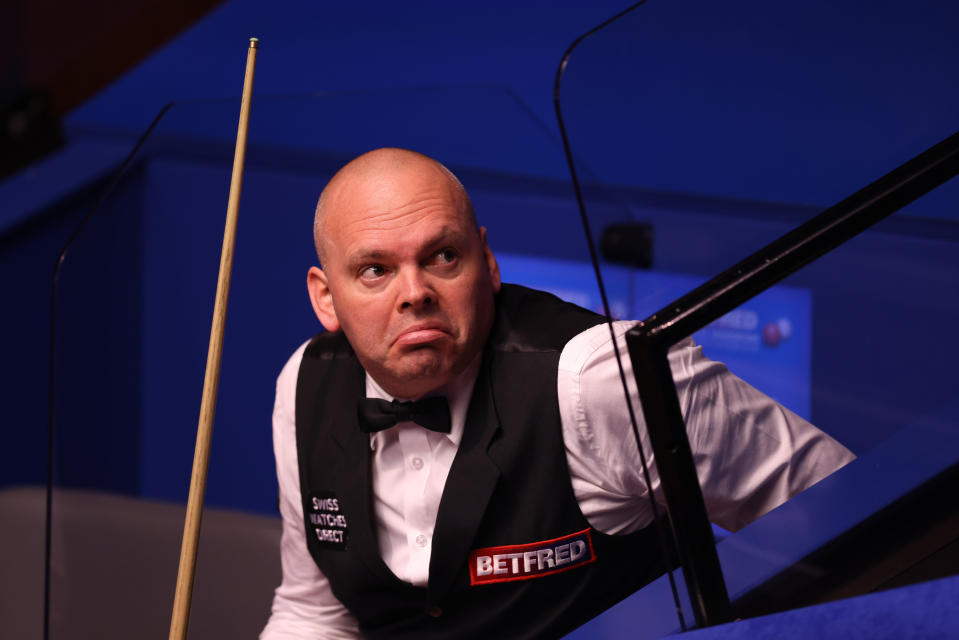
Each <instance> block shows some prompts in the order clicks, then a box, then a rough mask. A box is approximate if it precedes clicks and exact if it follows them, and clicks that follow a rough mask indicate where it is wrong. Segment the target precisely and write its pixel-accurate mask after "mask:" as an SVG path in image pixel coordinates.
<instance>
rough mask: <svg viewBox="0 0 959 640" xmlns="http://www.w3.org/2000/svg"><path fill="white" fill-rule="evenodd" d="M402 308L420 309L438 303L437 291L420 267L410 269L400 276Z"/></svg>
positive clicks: (400, 301)
mask: <svg viewBox="0 0 959 640" xmlns="http://www.w3.org/2000/svg"><path fill="white" fill-rule="evenodd" d="M400 287H401V289H400V297H399V303H400V308H401V309H420V308H422V307H426V306H429V305H433V304H436V291H435V290H434V289H433V287H432V285H431V284H430V281H429V278H428V276H427V275H426V274H425V273H423V272H422V270H420V269H409V270H407V271H405V272H404V273H402V274H401V276H400Z"/></svg>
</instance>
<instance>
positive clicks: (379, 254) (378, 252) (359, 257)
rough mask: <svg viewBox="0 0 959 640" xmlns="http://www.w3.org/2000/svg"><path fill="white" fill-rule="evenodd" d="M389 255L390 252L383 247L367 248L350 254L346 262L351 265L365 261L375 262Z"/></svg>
mask: <svg viewBox="0 0 959 640" xmlns="http://www.w3.org/2000/svg"><path fill="white" fill-rule="evenodd" d="M389 255H390V252H389V251H385V250H383V249H367V250H364V251H360V252H359V253H355V254H353V255H351V256H350V257H349V259H348V260H347V263H348V264H349V265H351V266H352V265H359V264H363V263H367V262H376V261H378V260H384V259H386V258H388V257H389Z"/></svg>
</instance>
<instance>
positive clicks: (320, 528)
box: [306, 491, 349, 551]
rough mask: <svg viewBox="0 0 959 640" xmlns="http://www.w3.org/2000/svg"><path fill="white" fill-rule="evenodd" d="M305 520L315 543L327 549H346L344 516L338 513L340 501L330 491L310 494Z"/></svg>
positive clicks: (347, 534)
mask: <svg viewBox="0 0 959 640" xmlns="http://www.w3.org/2000/svg"><path fill="white" fill-rule="evenodd" d="M306 506H307V508H308V512H307V519H308V520H309V523H310V527H311V528H312V529H313V533H314V534H315V535H316V541H317V542H319V543H320V545H321V546H323V547H326V548H328V549H338V550H340V551H342V550H345V549H346V543H347V539H348V537H349V531H348V529H347V526H346V516H345V515H343V513H341V511H340V501H339V499H338V498H337V497H336V495H334V494H333V492H332V491H319V492H316V493H311V494H310V496H309V499H308V500H307V501H306Z"/></svg>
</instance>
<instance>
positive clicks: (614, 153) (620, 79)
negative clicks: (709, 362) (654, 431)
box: [559, 1, 959, 638]
mask: <svg viewBox="0 0 959 640" xmlns="http://www.w3.org/2000/svg"><path fill="white" fill-rule="evenodd" d="M943 10H944V9H943V8H942V7H939V6H932V5H931V4H928V3H927V4H922V5H921V6H917V5H914V4H912V3H891V4H890V3H887V4H884V5H883V6H882V7H871V8H870V10H869V11H868V12H864V11H862V10H861V8H860V7H857V6H854V4H853V3H838V4H837V3H826V2H813V3H811V4H810V3H806V4H804V5H803V6H801V7H792V8H790V10H789V12H788V13H789V15H788V18H787V16H786V15H785V14H786V13H787V12H786V11H783V10H782V8H781V7H773V6H772V5H768V3H766V4H764V3H761V2H753V1H743V2H734V3H732V4H730V3H723V4H716V3H707V2H697V1H689V2H668V3H665V2H649V3H646V4H642V6H639V7H638V8H636V9H635V10H634V11H632V12H630V13H628V14H626V15H624V16H623V17H622V18H621V19H619V20H617V21H615V22H613V23H612V24H609V25H608V26H606V27H604V28H602V29H601V30H599V31H598V32H596V33H595V34H593V35H591V36H589V37H587V38H585V39H584V40H583V41H582V42H580V43H579V44H578V45H577V46H576V47H575V48H573V49H572V52H571V55H570V57H569V60H568V63H567V65H566V67H565V72H564V73H563V75H562V77H561V79H560V85H559V86H560V92H559V98H560V100H559V106H560V109H561V111H562V114H563V117H564V120H565V124H566V130H567V132H568V135H569V140H570V145H571V148H572V152H573V159H574V163H575V164H576V165H579V164H581V163H582V164H586V165H589V166H590V167H591V172H590V173H589V174H587V175H584V176H581V180H580V182H581V187H582V191H583V193H584V198H585V208H586V211H587V213H588V218H589V222H590V224H591V226H592V227H593V234H594V236H595V237H597V238H601V237H603V235H604V229H605V228H606V227H608V226H610V225H618V226H620V227H621V226H622V225H627V226H629V225H631V226H632V227H633V229H634V231H633V233H634V234H635V235H637V236H638V237H639V238H640V240H639V241H638V243H637V248H636V249H635V250H634V251H633V253H632V255H627V256H626V261H629V260H635V259H636V258H637V256H640V257H642V256H645V257H644V258H643V259H644V261H645V262H646V263H648V265H644V266H646V268H643V269H636V268H635V267H628V266H623V264H622V262H620V263H615V262H612V261H610V260H604V261H603V262H602V263H601V271H602V274H603V276H604V278H605V279H608V280H609V282H610V283H611V284H608V285H607V286H608V287H609V288H610V289H611V290H612V291H614V292H615V291H617V290H626V291H629V292H630V293H629V294H628V296H629V297H630V299H631V302H630V303H629V305H628V311H627V313H626V314H623V315H624V316H625V317H632V318H636V319H642V318H644V317H646V316H648V315H651V314H653V313H655V312H656V311H658V310H659V309H661V308H663V307H664V306H666V305H667V304H668V303H669V302H670V301H671V300H673V299H675V298H678V297H679V296H681V295H683V294H685V293H687V292H688V291H691V290H692V289H693V288H695V287H696V286H698V285H699V284H702V283H703V282H705V281H707V280H709V279H710V278H711V277H712V276H714V275H716V274H718V273H719V272H721V271H723V270H725V269H727V268H729V267H731V266H732V265H734V264H736V263H737V262H739V261H740V260H741V259H743V258H745V257H746V256H747V255H749V254H751V253H753V252H754V251H756V250H758V249H760V248H761V247H763V246H765V245H766V244H767V243H769V242H771V241H772V240H774V239H776V238H778V237H779V236H781V235H783V234H784V233H786V232H787V231H789V230H791V229H792V228H794V227H796V226H798V225H799V224H800V223H802V222H804V221H805V220H807V219H809V218H811V217H813V216H814V215H815V214H817V213H819V212H820V211H822V210H824V209H825V208H826V207H828V206H830V205H832V204H834V203H836V202H838V201H839V200H841V199H843V198H845V197H846V196H848V195H850V194H852V193H853V192H855V191H857V190H858V189H860V188H862V187H864V186H865V185H867V184H868V183H870V182H872V181H873V180H876V179H877V178H879V177H880V176H882V175H884V174H885V173H887V172H888V171H891V170H892V169H894V168H896V167H897V166H898V165H900V164H901V163H903V162H905V161H907V160H909V159H910V158H912V157H913V156H915V155H917V154H919V153H920V152H922V151H924V150H925V149H926V148H928V147H930V146H932V145H933V144H935V143H937V142H939V141H940V140H942V139H944V138H946V137H948V136H949V135H951V134H953V133H955V131H956V129H957V128H959V120H957V119H956V115H955V114H956V113H959V89H957V88H956V86H955V83H954V82H953V81H952V80H951V76H952V75H953V74H952V66H953V64H952V63H953V62H954V61H955V59H956V57H957V54H959V50H957V46H956V45H955V43H954V42H953V38H952V37H951V36H950V35H949V29H948V27H946V26H945V24H947V23H948V20H946V21H945V22H944V21H943V20H944V17H943V14H942V11H943ZM906 52H908V53H906ZM957 205H959V181H956V180H952V181H951V182H948V183H946V184H944V185H943V186H941V187H939V188H938V189H936V190H935V191H933V192H931V193H929V194H928V195H926V196H924V197H922V198H920V199H918V200H916V201H915V202H913V203H911V204H909V205H908V206H906V207H905V208H904V209H903V210H902V211H900V212H897V213H896V214H894V215H893V216H891V217H890V218H888V219H886V220H884V221H883V222H881V223H879V224H877V225H876V226H875V227H873V228H872V229H870V230H869V231H867V232H865V233H863V234H862V235H861V236H859V237H857V238H855V239H853V240H852V241H850V242H848V243H847V244H845V245H843V246H842V247H840V248H839V249H836V250H834V251H833V252H832V253H830V254H828V255H826V256H825V257H823V258H821V259H819V260H818V261H816V262H814V263H812V264H811V265H809V266H808V267H806V268H804V269H803V270H801V271H799V272H798V273H796V274H795V275H793V276H791V277H789V278H787V279H786V280H784V281H782V282H781V283H779V284H777V285H775V286H774V287H772V288H771V289H769V290H767V291H765V292H764V293H762V294H760V295H758V296H756V297H755V298H753V299H752V300H750V301H749V302H747V303H745V304H743V305H742V306H741V307H739V308H738V309H736V310H734V311H732V312H731V313H729V314H727V315H725V316H723V317H722V318H720V319H718V320H716V321H715V322H713V323H712V324H710V325H709V326H707V327H706V328H704V329H703V330H701V331H699V332H697V333H696V334H695V335H694V336H693V337H694V339H695V340H696V341H697V342H698V343H699V344H700V345H701V346H702V349H703V353H704V354H705V355H706V356H707V357H709V358H710V359H713V360H718V361H721V362H723V363H725V364H726V365H728V367H729V369H730V370H731V371H732V372H733V373H735V374H737V375H738V376H739V377H741V378H742V379H744V380H745V381H747V382H748V383H749V384H750V385H752V386H754V387H755V388H757V389H759V390H760V391H762V392H763V393H764V394H766V395H768V396H769V397H771V398H773V399H775V400H776V401H777V402H779V403H780V404H782V405H783V406H785V407H787V408H788V409H790V410H791V411H793V412H795V413H796V414H798V415H799V416H801V417H803V418H805V419H807V420H810V421H811V422H812V423H813V424H815V425H817V426H818V427H819V428H820V429H822V430H823V431H824V432H825V433H827V434H829V435H830V436H831V437H833V438H835V439H836V440H837V441H839V442H840V443H842V444H844V445H845V446H846V447H848V448H849V449H850V450H851V451H852V452H854V453H855V454H856V455H857V456H858V459H857V460H856V461H855V462H853V463H852V464H849V465H848V466H846V467H844V468H843V469H841V470H840V471H839V472H837V473H835V474H833V475H831V476H830V477H829V478H827V479H826V480H824V481H822V482H821V483H819V484H817V485H816V486H814V487H813V488H811V489H809V490H808V491H807V492H806V493H804V494H803V495H801V496H799V497H798V498H795V499H793V500H791V501H790V502H788V503H787V504H785V505H783V506H782V507H780V508H778V509H776V510H775V511H773V512H771V513H769V514H768V515H766V516H764V517H762V518H759V519H758V520H757V521H756V522H754V523H753V524H751V525H749V526H746V527H745V528H743V529H741V530H739V531H737V532H736V533H734V534H732V535H729V534H728V532H719V531H717V538H718V539H720V540H721V542H720V543H719V544H718V553H719V558H720V562H721V566H722V570H723V572H724V574H725V578H726V584H727V587H728V590H729V593H730V596H731V597H732V598H733V605H734V612H735V615H737V616H748V615H756V614H758V613H764V612H768V611H775V610H781V609H783V608H785V607H793V606H800V605H804V604H813V603H816V602H821V601H826V600H829V599H834V598H837V597H844V596H849V595H857V594H861V593H866V592H869V591H873V590H878V589H882V588H886V587H889V586H895V585H898V584H904V583H908V582H910V581H917V580H922V579H930V578H933V577H939V576H941V575H949V574H951V573H955V572H956V568H955V566H954V564H953V565H950V564H949V563H944V562H938V563H937V560H936V557H937V556H936V553H937V552H938V551H939V550H940V549H942V548H944V547H945V546H946V545H947V544H948V543H946V542H942V541H941V540H939V541H938V542H936V543H930V544H929V545H928V546H927V547H925V548H924V549H923V551H922V552H921V553H920V552H914V553H913V555H911V556H908V557H907V555H903V554H904V552H902V549H901V548H902V547H903V546H906V543H905V542H904V540H906V539H910V535H911V536H912V538H918V537H919V536H920V533H919V532H920V531H922V530H923V527H926V526H928V527H929V528H931V529H936V527H938V529H936V530H937V531H940V533H941V531H942V530H943V527H944V526H945V525H943V524H942V522H941V521H940V520H941V518H940V520H936V517H940V516H936V517H932V516H930V519H931V520H922V521H921V522H920V521H919V520H917V527H916V528H914V529H913V530H912V532H911V534H907V533H904V532H903V533H902V534H901V535H902V537H901V538H896V539H893V538H892V536H882V535H876V534H875V532H874V531H872V532H871V533H870V534H869V535H871V536H872V537H871V538H869V540H870V544H871V545H874V546H875V557H873V558H866V557H862V552H861V551H860V552H859V554H858V555H857V553H855V552H854V550H855V549H854V548H855V546H856V543H855V542H853V540H854V538H853V537H852V536H853V533H852V532H853V531H854V530H855V529H856V528H857V527H860V530H862V529H861V527H863V526H865V525H863V523H864V522H867V521H870V522H875V521H877V520H878V519H881V518H883V517H887V518H888V517H891V516H888V514H889V513H890V512H889V511H888V509H887V511H883V509H886V508H887V507H890V505H894V504H895V505H896V506H897V508H902V509H905V508H906V507H905V506H903V502H904V501H906V502H908V498H907V496H910V495H912V496H913V497H915V496H917V495H920V494H922V495H926V494H928V493H929V492H930V491H932V489H930V488H929V485H928V484H927V483H928V482H929V481H930V480H932V479H936V478H938V480H936V482H939V483H941V482H944V481H943V480H942V478H943V477H944V476H943V475H942V474H947V473H951V472H950V471H949V469H951V468H953V467H955V464H956V462H957V460H956V456H955V454H954V452H955V451H957V450H959V449H957V448H956V444H957V440H959V425H957V423H956V420H955V418H954V416H955V411H954V409H955V407H956V403H957V401H959V395H957V388H956V385H955V382H954V380H953V376H950V375H949V373H948V372H949V361H950V360H951V358H953V357H954V356H955V355H956V353H957V352H959V341H957V339H956V338H955V337H954V333H955V332H954V331H953V330H952V327H953V326H954V323H955V321H956V319H957V316H959V306H957V303H956V298H955V296H954V295H953V294H952V292H953V291H954V290H955V282H956V277H957V275H959V271H957V269H959V262H957V259H956V255H959V254H957V253H956V249H957V248H959V247H957V242H959V224H957V223H956V222H955V211H956V210H957ZM649 245H651V249H650V248H649ZM623 253H624V252H623V251H622V250H620V251H619V254H620V255H622V254H623ZM650 253H651V259H650V255H649V254H650ZM619 260H620V261H623V258H619ZM581 269H582V270H583V271H588V270H589V267H588V265H581ZM622 283H625V284H622ZM611 295H612V296H614V297H615V296H616V293H612V294H611ZM624 297H625V296H624ZM614 315H620V314H618V313H617V314H614ZM694 450H695V447H694ZM696 453H697V455H699V456H702V458H697V460H698V461H699V463H700V470H701V475H702V474H704V473H705V472H704V471H703V469H702V466H703V464H705V463H704V462H703V460H707V461H708V459H709V453H708V452H703V451H696ZM716 464H719V463H716ZM710 477H713V478H715V474H713V475H712V476H710ZM703 490H704V493H705V494H706V497H707V506H710V507H711V510H712V511H713V512H714V514H715V512H716V511H717V510H718V509H719V506H718V505H717V504H716V500H718V498H716V497H711V496H714V494H715V491H716V487H712V486H704V487H703ZM930 495H932V494H930ZM923 499H926V500H931V498H923ZM711 500H712V502H710V501H711ZM899 513H900V517H902V514H904V513H906V512H905V511H902V512H899ZM937 513H940V515H941V512H939V511H937ZM882 514H887V515H885V516H883V515H882ZM870 519H871V520H870ZM931 521H934V522H931ZM923 535H924V534H923ZM942 535H945V537H946V538H948V539H950V540H951V539H952V538H954V537H955V533H954V532H953V534H952V538H949V536H948V535H947V534H942ZM858 544H860V545H862V544H863V543H862V542H861V541H860V542H859V543H858ZM914 544H918V543H914ZM920 546H921V545H920ZM830 548H831V549H832V551H829V549H830ZM830 553H832V556H830ZM842 553H846V554H848V555H847V557H846V560H847V562H846V565H845V566H843V567H839V566H838V565H839V564H840V563H839V560H838V559H837V557H836V556H838V555H840V554H842ZM897 554H898V555H897ZM852 557H855V560H851V559H850V558H852ZM930 564H938V565H939V566H938V567H937V568H936V569H935V570H929V569H928V565H930ZM922 565H925V566H926V569H925V570H920V569H917V568H916V567H917V566H922ZM949 567H951V568H949ZM897 572H899V574H900V575H898V577H894V576H893V574H895V573H897ZM810 573H815V574H816V578H815V579H813V578H812V577H811V576H810V575H809V574H810ZM803 574H804V575H803ZM906 576H909V577H906ZM790 580H792V583H791V586H787V585H789V583H790ZM800 585H801V586H800ZM682 591H683V590H682V589H680V592H681V595H682V596H683V597H685V594H682ZM800 591H803V593H799V592H800ZM681 599H682V598H681ZM671 602H672V598H671V597H670V595H669V593H668V589H667V588H666V586H665V584H654V585H652V586H651V587H650V588H647V589H646V590H644V591H642V592H640V593H639V594H637V596H634V598H632V599H630V600H628V601H627V602H626V603H624V604H623V605H621V606H620V609H619V610H618V611H617V612H616V613H610V614H607V615H606V616H603V617H601V618H600V619H599V620H597V621H596V622H594V623H593V624H591V625H587V626H586V627H584V628H583V629H582V630H581V631H580V632H579V633H581V634H582V636H580V635H578V634H574V635H575V637H593V634H598V635H597V636H596V637H610V638H612V637H626V634H627V633H628V634H629V637H631V638H635V637H649V638H652V637H659V636H661V635H663V634H665V633H669V632H670V631H672V630H675V629H677V628H678V627H679V626H680V624H679V623H678V621H677V620H675V619H674V620H671V621H670V620H666V619H665V617H664V616H659V617H655V616H653V617H652V619H653V620H655V621H656V622H654V623H653V624H650V625H646V624H644V625H642V626H631V625H630V623H629V622H628V621H629V620H630V619H631V617H632V619H638V618H639V617H643V616H646V615H648V613H649V612H651V611H657V610H660V611H661V610H664V609H665V608H666V607H672V605H671ZM683 611H684V618H685V619H686V621H687V623H688V622H689V621H690V620H691V619H692V615H690V613H689V609H688V604H686V603H684V606H683ZM643 619H644V620H646V619H647V618H646V617H643Z"/></svg>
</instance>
